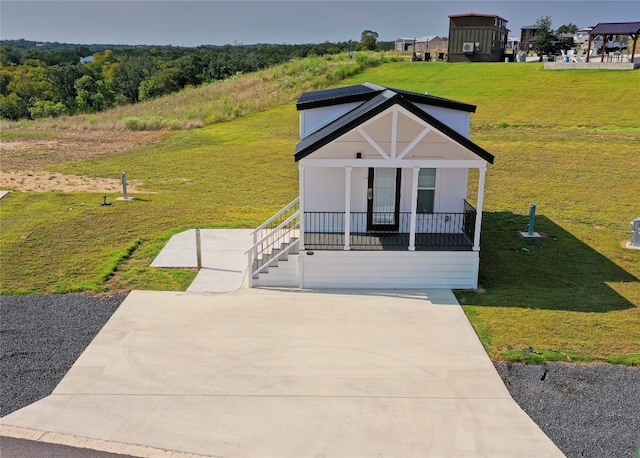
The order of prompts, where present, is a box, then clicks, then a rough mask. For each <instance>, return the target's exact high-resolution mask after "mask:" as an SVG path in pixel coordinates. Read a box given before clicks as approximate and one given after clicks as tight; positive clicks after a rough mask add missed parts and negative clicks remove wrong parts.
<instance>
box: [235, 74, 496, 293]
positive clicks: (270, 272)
mask: <svg viewBox="0 0 640 458" xmlns="http://www.w3.org/2000/svg"><path fill="white" fill-rule="evenodd" d="M297 109H298V110H299V111H300V141H299V142H298V144H297V145H296V148H295V154H294V158H295V160H296V161H297V162H298V164H299V189H300V194H299V197H298V198H297V199H295V200H294V201H293V202H292V203H291V204H289V205H288V206H287V207H285V208H284V209H283V210H282V211H281V212H279V213H278V214H277V215H274V217H273V218H271V219H270V220H269V221H267V222H266V223H264V224H263V225H262V226H260V227H259V228H258V229H257V230H256V231H255V232H254V245H253V247H252V248H251V249H250V250H249V251H248V252H247V254H248V257H249V266H250V274H249V283H250V286H292V287H300V288H378V289H381V288H383V289H415V288H457V289H465V288H471V289H472V288H476V287H477V284H478V266H479V253H480V228H481V219H482V202H483V196H484V181H485V172H486V166H487V163H493V159H494V157H493V156H492V155H491V154H490V153H488V152H487V151H485V150H484V149H483V148H481V147H480V146H478V145H476V144H475V143H473V142H472V141H470V140H469V138H468V136H469V127H470V115H471V113H473V112H474V111H475V106H473V105H469V104H465V103H461V102H456V101H454V100H449V99H444V98H440V97H435V96H432V95H428V94H420V93H416V92H409V91H404V90H398V89H391V88H386V87H382V86H377V85H374V84H369V83H365V84H360V85H354V86H348V87H342V88H336V89H328V90H322V91H316V92H308V93H305V94H303V95H302V96H301V97H300V99H299V100H298V102H297ZM470 169H477V170H478V171H479V172H478V174H477V176H478V183H477V193H476V194H477V198H476V201H475V202H474V203H473V205H472V204H471V203H469V202H467V200H466V199H467V191H468V180H469V170H470ZM474 184H475V183H474ZM474 206H475V208H474Z"/></svg>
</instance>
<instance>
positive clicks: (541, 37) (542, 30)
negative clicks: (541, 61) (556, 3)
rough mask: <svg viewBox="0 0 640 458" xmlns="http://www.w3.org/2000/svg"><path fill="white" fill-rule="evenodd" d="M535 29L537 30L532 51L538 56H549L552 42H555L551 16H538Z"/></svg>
mask: <svg viewBox="0 0 640 458" xmlns="http://www.w3.org/2000/svg"><path fill="white" fill-rule="evenodd" d="M536 27H537V28H538V30H537V32H536V36H535V43H534V45H533V49H535V51H536V53H538V55H539V56H542V55H543V54H549V53H550V52H551V50H552V49H553V42H554V41H555V40H556V37H555V36H554V35H553V29H552V28H551V16H540V17H539V18H538V20H537V21H536Z"/></svg>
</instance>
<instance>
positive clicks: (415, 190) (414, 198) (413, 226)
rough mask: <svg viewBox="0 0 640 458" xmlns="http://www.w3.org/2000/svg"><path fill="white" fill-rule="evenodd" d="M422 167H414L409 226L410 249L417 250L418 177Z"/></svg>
mask: <svg viewBox="0 0 640 458" xmlns="http://www.w3.org/2000/svg"><path fill="white" fill-rule="evenodd" d="M419 175H420V167H414V168H413V183H412V184H411V226H410V227H409V251H415V250H416V219H417V217H416V213H417V211H418V177H419Z"/></svg>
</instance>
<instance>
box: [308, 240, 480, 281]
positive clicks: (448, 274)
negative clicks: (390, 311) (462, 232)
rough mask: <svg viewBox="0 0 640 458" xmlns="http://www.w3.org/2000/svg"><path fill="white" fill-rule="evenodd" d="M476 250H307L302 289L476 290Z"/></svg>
mask: <svg viewBox="0 0 640 458" xmlns="http://www.w3.org/2000/svg"><path fill="white" fill-rule="evenodd" d="M479 259H480V258H479V253H478V252H477V251H383V252H380V251H310V250H307V251H304V252H301V253H300V255H299V259H298V261H299V269H298V275H299V276H300V280H301V284H300V286H301V287H302V288H307V289H311V288H337V289H348V288H351V289H422V288H447V289H449V288H452V289H475V288H477V286H478V266H479Z"/></svg>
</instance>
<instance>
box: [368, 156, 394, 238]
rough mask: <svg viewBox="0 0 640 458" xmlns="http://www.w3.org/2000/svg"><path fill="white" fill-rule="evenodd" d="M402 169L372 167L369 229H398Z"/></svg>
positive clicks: (370, 174) (370, 172) (370, 171)
mask: <svg viewBox="0 0 640 458" xmlns="http://www.w3.org/2000/svg"><path fill="white" fill-rule="evenodd" d="M401 173H402V169H389V168H370V169H369V189H368V190H367V230H368V231H397V230H398V226H399V221H398V220H399V216H400V176H401Z"/></svg>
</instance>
